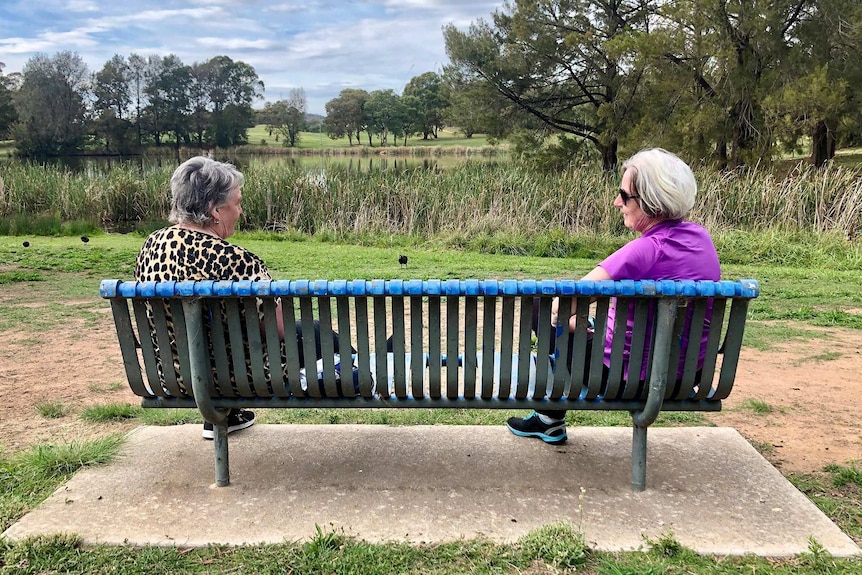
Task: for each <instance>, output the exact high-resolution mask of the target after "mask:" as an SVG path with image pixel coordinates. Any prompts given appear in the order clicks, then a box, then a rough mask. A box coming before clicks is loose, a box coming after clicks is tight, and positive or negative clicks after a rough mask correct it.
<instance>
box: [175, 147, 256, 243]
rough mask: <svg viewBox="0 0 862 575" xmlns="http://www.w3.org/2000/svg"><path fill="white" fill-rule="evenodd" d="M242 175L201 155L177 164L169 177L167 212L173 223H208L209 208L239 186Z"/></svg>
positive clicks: (209, 222) (242, 178)
mask: <svg viewBox="0 0 862 575" xmlns="http://www.w3.org/2000/svg"><path fill="white" fill-rule="evenodd" d="M244 181H245V177H244V176H243V175H242V172H240V171H239V170H237V169H236V168H235V167H234V166H233V165H231V164H225V163H222V162H216V161H215V160H211V159H210V158H205V157H204V156H196V157H194V158H190V159H188V160H186V161H185V162H183V163H182V164H180V166H179V167H178V168H177V169H176V170H174V174H173V176H171V214H170V216H169V217H168V221H170V222H171V223H174V224H180V223H183V222H192V223H195V224H198V225H202V226H207V225H209V224H211V223H212V215H210V214H211V212H212V209H213V208H218V207H220V206H223V205H224V204H225V203H227V199H228V196H230V193H231V192H232V191H234V190H235V189H236V188H238V187H241V186H242V184H243V182H244Z"/></svg>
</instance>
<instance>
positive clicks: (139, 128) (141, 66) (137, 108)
mask: <svg viewBox="0 0 862 575" xmlns="http://www.w3.org/2000/svg"><path fill="white" fill-rule="evenodd" d="M126 65H127V66H128V73H129V97H130V98H131V100H132V104H131V105H132V108H133V110H134V112H133V120H134V122H135V132H136V133H137V143H138V148H140V147H141V146H142V145H143V143H144V141H143V125H144V118H143V110H144V106H145V105H146V96H145V93H144V89H145V88H146V81H147V67H148V65H149V64H148V62H147V60H146V59H145V58H143V57H142V56H140V55H138V54H135V53H132V54H131V55H130V56H129V58H128V59H127V60H126Z"/></svg>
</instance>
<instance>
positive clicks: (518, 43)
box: [443, 0, 655, 170]
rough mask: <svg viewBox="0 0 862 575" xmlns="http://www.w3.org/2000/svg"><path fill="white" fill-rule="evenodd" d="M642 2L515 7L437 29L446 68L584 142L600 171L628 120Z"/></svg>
mask: <svg viewBox="0 0 862 575" xmlns="http://www.w3.org/2000/svg"><path fill="white" fill-rule="evenodd" d="M654 10H655V3H651V2H648V1H646V0H544V1H542V2H516V3H515V4H514V5H512V4H506V6H505V9H504V10H502V11H500V10H498V11H495V12H494V13H493V14H492V20H493V25H489V24H487V23H486V22H484V21H483V20H481V19H480V20H478V21H476V22H474V23H473V24H471V26H470V27H469V29H468V31H467V32H461V31H459V30H458V29H457V28H456V27H455V26H454V25H451V24H450V25H448V26H446V27H444V29H443V36H444V39H445V43H446V53H447V54H448V55H449V58H450V60H451V62H452V66H454V67H456V68H458V69H459V71H460V73H462V74H464V75H465V76H466V77H477V78H481V79H483V80H485V81H487V82H488V83H489V84H490V85H492V86H494V88H495V89H496V90H497V91H498V92H499V93H500V94H501V95H503V96H504V97H505V98H506V99H508V100H509V101H510V102H512V104H513V105H515V106H516V107H518V108H520V109H521V110H523V111H524V112H526V113H528V114H530V115H532V116H534V117H536V118H538V119H539V120H541V121H542V122H543V123H544V124H546V125H547V126H549V127H550V128H552V129H553V130H555V131H560V132H564V133H568V134H573V135H575V136H578V137H580V138H584V139H586V140H588V141H590V142H591V143H592V144H593V145H594V146H595V147H596V148H597V149H598V150H599V152H600V153H601V156H602V165H603V166H604V168H605V169H608V170H611V169H614V168H615V167H616V165H617V148H618V143H619V138H620V136H621V134H622V133H624V131H625V129H626V126H627V125H628V123H629V122H630V121H631V119H632V116H633V115H634V114H633V112H634V106H635V104H636V99H635V97H636V94H637V90H638V86H639V85H640V82H641V80H642V78H643V64H642V62H641V61H640V60H639V59H638V58H637V57H636V55H633V51H632V50H631V49H628V48H630V43H631V41H632V39H633V38H635V37H636V36H637V35H638V34H639V33H646V32H648V31H649V28H650V23H651V18H652V16H653V13H654Z"/></svg>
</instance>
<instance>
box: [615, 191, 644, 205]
mask: <svg viewBox="0 0 862 575" xmlns="http://www.w3.org/2000/svg"><path fill="white" fill-rule="evenodd" d="M620 198H621V199H622V200H623V204H627V203H629V200H637V199H638V198H640V196H631V195H629V193H628V192H627V191H625V190H623V189H622V188H620Z"/></svg>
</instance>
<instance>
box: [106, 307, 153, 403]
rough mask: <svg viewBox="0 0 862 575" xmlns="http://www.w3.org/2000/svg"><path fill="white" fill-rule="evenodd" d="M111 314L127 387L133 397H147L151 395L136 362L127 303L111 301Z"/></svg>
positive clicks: (135, 348)
mask: <svg viewBox="0 0 862 575" xmlns="http://www.w3.org/2000/svg"><path fill="white" fill-rule="evenodd" d="M111 313H112V314H113V316H114V325H115V326H116V328H117V340H118V341H119V344H120V355H121V356H122V358H123V368H124V369H125V371H126V379H127V380H128V381H129V387H130V388H131V389H132V392H133V393H134V394H135V395H139V396H141V397H149V396H151V395H153V394H152V393H151V392H150V390H148V389H147V388H146V386H145V385H144V378H143V375H142V372H141V364H140V362H139V361H138V350H137V347H136V346H135V330H134V329H133V328H132V318H131V316H130V315H129V303H128V301H126V300H123V299H112V300H111Z"/></svg>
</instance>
